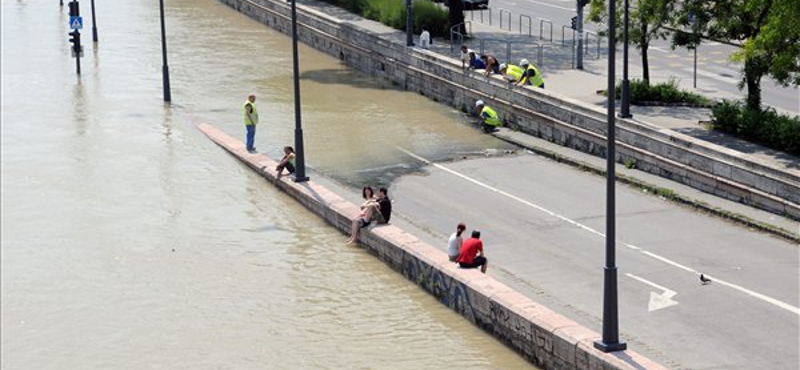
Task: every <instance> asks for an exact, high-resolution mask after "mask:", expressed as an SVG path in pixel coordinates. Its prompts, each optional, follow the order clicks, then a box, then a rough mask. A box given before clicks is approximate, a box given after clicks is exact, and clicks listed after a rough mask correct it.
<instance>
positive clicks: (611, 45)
mask: <svg viewBox="0 0 800 370" xmlns="http://www.w3.org/2000/svg"><path fill="white" fill-rule="evenodd" d="M615 2H616V1H615V0H611V1H609V2H608V14H611V16H610V17H608V99H607V100H608V111H607V116H608V128H607V130H608V133H607V135H606V136H607V140H606V167H607V169H606V173H607V175H606V265H605V268H604V273H603V338H602V340H600V341H598V342H594V347H595V348H597V349H599V350H601V351H603V352H613V351H622V350H625V348H627V345H626V344H625V343H620V342H619V317H618V315H617V314H618V307H617V267H616V261H615V259H616V257H615V248H616V246H615V241H616V240H615V239H616V235H615V234H616V225H615V221H616V219H615V217H616V215H615V213H616V210H615V202H616V201H615V199H614V185H615V184H614V180H615V178H616V175H615V174H614V164H615V158H616V153H615V152H616V150H615V139H614V130H615V122H614V120H615V118H616V115H615V112H614V110H615V109H614V108H615V106H614V105H615V104H614V91H615V86H614V84H615V82H616V81H614V78H615V75H614V64H615V63H616V59H615V54H616V53H615V51H616V50H615V48H616V37H615V32H614V31H615V27H616V24H615V23H616V22H615V18H616V17H615V16H614V15H615V14H617V13H616V6H615Z"/></svg>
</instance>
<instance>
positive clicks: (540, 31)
mask: <svg viewBox="0 0 800 370" xmlns="http://www.w3.org/2000/svg"><path fill="white" fill-rule="evenodd" d="M537 19H539V39H541V40H542V41H544V35H543V33H544V32H543V31H544V25H545V23H547V24H549V25H550V40H547V41H550V42H553V22H550V20H549V19H544V18H537Z"/></svg>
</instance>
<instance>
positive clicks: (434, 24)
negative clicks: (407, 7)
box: [403, 0, 450, 37]
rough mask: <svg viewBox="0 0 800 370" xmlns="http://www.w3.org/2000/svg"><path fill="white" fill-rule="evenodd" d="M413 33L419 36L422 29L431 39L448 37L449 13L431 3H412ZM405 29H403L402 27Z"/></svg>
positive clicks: (419, 1) (419, 0)
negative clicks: (426, 30) (426, 31)
mask: <svg viewBox="0 0 800 370" xmlns="http://www.w3.org/2000/svg"><path fill="white" fill-rule="evenodd" d="M413 12H414V33H415V34H419V33H420V32H422V28H423V27H425V28H427V29H428V32H430V33H431V37H449V36H450V35H449V34H448V24H449V23H448V22H449V21H450V20H449V18H448V17H449V13H448V10H447V9H446V8H442V7H441V6H439V5H436V4H434V3H433V2H432V1H421V0H418V1H414V10H413ZM403 29H405V27H403Z"/></svg>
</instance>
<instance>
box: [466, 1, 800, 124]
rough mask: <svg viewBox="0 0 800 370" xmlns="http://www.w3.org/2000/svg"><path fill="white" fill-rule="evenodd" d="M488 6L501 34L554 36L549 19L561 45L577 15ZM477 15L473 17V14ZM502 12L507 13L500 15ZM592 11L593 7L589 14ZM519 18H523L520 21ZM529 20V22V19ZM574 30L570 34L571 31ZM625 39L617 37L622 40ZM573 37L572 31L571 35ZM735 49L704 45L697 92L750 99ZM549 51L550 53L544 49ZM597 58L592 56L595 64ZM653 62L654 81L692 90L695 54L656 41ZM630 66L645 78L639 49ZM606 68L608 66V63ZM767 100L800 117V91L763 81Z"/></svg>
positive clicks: (539, 5) (548, 7) (536, 7)
mask: <svg viewBox="0 0 800 370" xmlns="http://www.w3.org/2000/svg"><path fill="white" fill-rule="evenodd" d="M489 6H490V7H491V8H492V12H491V16H492V26H493V27H496V28H497V29H498V30H499V29H500V26H501V15H502V27H503V28H504V29H509V24H510V29H511V30H512V31H513V32H515V33H519V32H520V23H522V27H521V28H522V32H523V33H526V34H527V33H528V30H531V32H532V33H533V34H534V35H536V36H538V35H539V34H540V26H542V27H541V28H542V34H543V36H544V37H545V38H547V39H549V37H550V33H549V32H550V28H549V27H550V25H548V23H543V24H540V20H539V19H541V18H543V19H547V20H549V21H550V22H551V23H552V27H553V42H554V43H555V44H558V45H560V44H561V34H562V26H563V25H569V24H570V19H571V18H572V17H574V16H575V15H576V14H577V13H576V9H575V1H574V0H490V2H489ZM473 13H474V14H473ZM501 13H502V14H501ZM584 13H588V7H587V8H586V9H585V10H584ZM479 15H480V13H478V12H466V14H465V16H466V18H467V20H471V21H472V22H475V23H478V22H480V17H479ZM520 15H523V17H522V18H520ZM526 16H527V17H530V21H529V18H526ZM488 20H489V12H488V11H484V21H483V22H484V24H488ZM602 28H603V27H602V26H600V25H598V24H595V23H590V22H584V29H585V30H588V31H593V32H595V33H596V31H598V30H600V29H602ZM567 31H569V30H567ZM621 36H622V35H618V37H621ZM566 37H567V38H568V39H570V38H571V36H569V32H567V36H566ZM590 37H592V38H591V40H589V42H590V43H591V50H590V53H595V50H596V45H597V44H596V41H595V39H594V38H593V36H590ZM607 47H608V41H607V40H605V41H603V42H601V48H602V49H605V48H607ZM619 47H620V52H618V53H617V60H618V69H617V73H618V75H619V78H621V76H622V69H621V61H622V53H621V45H620V46H619ZM735 51H736V47H734V46H731V45H726V44H720V43H717V42H711V41H705V42H704V43H703V44H702V45H701V46H700V47H699V48H698V53H697V92H699V93H704V94H706V95H710V96H715V95H720V96H722V97H725V98H729V99H742V98H744V96H745V95H746V94H745V92H744V91H740V90H739V88H738V87H737V84H738V82H739V80H740V76H741V70H742V65H741V64H740V63H735V62H731V61H730V58H729V57H730V55H731V54H733V53H734V52H735ZM545 53H547V49H545ZM601 54H603V55H601V59H602V60H603V61H604V60H605V59H604V58H605V53H604V52H603V51H601ZM591 59H592V56H589V57H587V60H591ZM648 59H649V63H650V70H651V71H650V72H651V78H653V79H654V81H665V80H667V78H668V77H670V76H674V77H676V78H677V79H679V80H680V81H681V82H682V87H684V88H692V87H693V78H694V75H695V74H694V68H693V65H694V53H693V52H692V51H690V50H687V49H685V48H684V49H675V50H672V49H671V48H670V43H669V40H657V41H655V42H654V43H653V45H652V47H651V49H650V51H649V58H648ZM629 60H630V62H629V66H630V68H631V72H630V76H631V78H641V56H640V53H639V51H638V50H637V49H636V48H633V47H631V48H630V56H629ZM603 64H605V63H603ZM568 65H569V66H571V63H570V64H565V63H564V64H561V66H562V67H564V66H568ZM761 88H762V100H763V104H765V105H768V106H772V107H775V108H777V109H779V110H782V111H784V112H788V113H793V114H800V90H798V89H797V88H795V87H782V86H780V85H778V84H777V83H776V82H775V81H774V80H772V79H771V78H768V77H766V78H764V79H762V82H761Z"/></svg>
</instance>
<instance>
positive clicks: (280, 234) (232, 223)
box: [1, 0, 531, 370]
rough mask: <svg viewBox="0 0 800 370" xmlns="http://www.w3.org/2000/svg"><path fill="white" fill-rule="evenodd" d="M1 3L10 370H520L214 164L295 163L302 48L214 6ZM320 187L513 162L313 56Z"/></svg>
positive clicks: (515, 360) (509, 356)
mask: <svg viewBox="0 0 800 370" xmlns="http://www.w3.org/2000/svg"><path fill="white" fill-rule="evenodd" d="M165 2H166V3H167V4H166V6H167V7H166V14H167V20H166V21H167V34H168V37H167V39H168V50H169V68H170V69H169V70H170V73H171V82H172V99H173V104H171V105H165V104H164V103H163V101H162V90H161V68H162V61H161V52H160V29H159V18H158V16H159V13H158V2H157V1H140V0H134V1H113V2H106V1H97V2H96V6H97V9H96V13H97V21H98V23H97V25H98V31H99V44H97V45H93V44H92V42H91V24H92V22H91V11H90V2H88V1H83V2H82V3H81V13H82V15H83V16H84V29H83V35H82V36H83V41H84V45H85V55H84V58H82V59H81V67H82V74H81V76H80V77H78V76H77V75H76V71H75V60H74V59H73V58H71V57H70V53H69V49H68V45H69V44H68V41H67V38H68V37H67V32H68V27H67V21H68V16H67V14H66V11H67V7H66V6H65V7H63V8H61V7H59V6H58V2H57V1H55V0H52V1H25V0H3V1H2V17H3V18H2V21H3V22H2V61H3V65H2V354H1V355H2V368H3V369H8V370H14V369H211V368H216V369H444V368H452V367H458V368H460V369H522V368H531V367H530V366H529V365H528V364H527V363H526V362H525V361H524V360H522V359H521V358H520V357H519V356H518V355H516V354H515V353H513V352H512V351H510V350H508V349H507V348H505V347H504V346H502V345H501V344H500V343H499V342H497V341H496V340H495V339H493V338H491V337H489V336H488V335H486V334H484V333H483V332H482V331H480V330H479V329H478V328H476V327H474V326H473V325H472V324H470V323H469V322H467V321H466V320H464V319H463V318H461V317H460V316H458V315H456V314H455V313H453V312H451V311H450V310H448V309H447V308H446V307H444V306H442V305H440V304H439V303H438V302H437V301H436V300H435V299H434V298H433V297H431V296H429V295H428V294H426V293H424V292H422V291H421V290H420V289H418V288H417V287H416V286H415V285H413V284H412V283H410V282H408V281H406V280H405V279H404V278H402V277H401V276H400V275H398V274H397V273H395V272H393V271H392V270H391V269H389V268H388V267H386V266H385V265H384V264H383V263H382V262H380V261H378V260H377V259H375V258H374V257H373V256H371V255H369V254H368V253H365V252H364V251H363V250H362V249H359V248H354V247H348V246H345V245H344V244H343V242H342V241H343V239H344V238H345V237H344V236H343V235H342V234H341V233H339V232H338V231H336V230H334V229H333V228H331V227H329V226H328V225H327V224H326V223H324V222H323V221H321V220H320V219H319V218H318V217H316V216H314V215H313V214H311V213H309V212H308V211H306V210H305V209H304V208H302V207H301V206H299V205H298V204H297V203H296V202H294V201H293V200H292V199H290V198H288V197H287V196H286V195H284V194H282V193H281V192H279V191H277V190H276V189H275V188H274V187H273V186H271V185H270V184H267V183H265V181H264V180H263V179H262V178H260V177H259V176H257V175H255V174H253V173H252V172H251V171H250V170H248V169H246V168H245V167H243V166H242V165H240V164H239V163H238V162H237V161H235V160H234V159H232V157H231V156H229V155H227V154H225V153H224V152H223V151H222V150H220V149H219V148H217V147H216V146H215V145H213V144H212V143H210V141H208V140H207V139H206V138H205V137H204V136H203V135H202V134H200V133H199V132H198V131H197V130H196V128H195V126H194V125H195V124H196V123H198V122H210V123H212V124H214V125H216V126H217V127H220V128H222V129H223V130H225V131H227V132H229V133H231V134H233V135H236V136H237V137H243V131H244V130H243V127H242V124H241V104H242V103H243V101H244V99H245V97H246V95H247V94H248V93H250V92H255V93H256V94H258V101H257V103H258V107H259V112H260V115H261V120H262V123H261V125H259V128H258V135H257V140H256V146H257V147H258V148H259V150H260V151H261V152H264V153H266V154H268V155H270V156H272V157H276V156H278V154H279V152H280V148H281V147H282V146H283V145H287V144H291V143H292V142H293V139H292V137H293V136H292V135H293V128H294V115H293V101H292V84H291V81H292V80H291V43H290V39H289V38H287V37H286V36H284V35H282V34H279V33H276V32H275V31H273V30H271V29H268V28H267V27H265V26H262V25H261V24H258V23H256V22H254V21H252V20H250V19H249V18H247V17H245V16H243V15H241V14H239V13H237V12H235V11H234V10H232V9H230V8H228V7H226V6H224V5H221V4H219V3H217V2H215V1H212V0H167V1H165ZM300 61H301V73H302V82H301V86H302V87H301V91H302V94H303V101H302V102H303V124H304V130H305V134H306V135H305V139H306V145H307V149H306V151H307V163H308V164H309V166H310V167H311V168H312V169H313V170H312V171H311V175H312V176H322V175H324V176H326V177H329V178H332V179H334V181H337V182H340V183H341V184H343V185H344V186H345V187H349V188H354V187H357V186H359V185H360V184H362V183H372V184H375V185H391V181H392V179H393V178H396V176H398V175H402V174H403V173H407V172H411V171H415V168H413V167H412V166H411V165H407V164H405V161H406V160H408V158H405V157H404V154H402V152H400V151H398V150H396V149H394V148H395V146H403V147H406V148H410V149H412V150H413V151H415V152H417V153H421V154H423V155H425V156H427V157H428V158H433V159H447V158H454V157H458V156H460V155H462V154H464V153H473V152H480V151H483V150H486V149H503V148H506V147H507V146H506V145H505V144H503V143H500V142H498V141H495V140H494V139H493V138H491V137H488V136H484V135H482V134H480V133H479V132H478V131H477V130H476V129H475V128H474V127H472V126H471V125H470V124H469V120H468V118H466V117H465V116H464V115H463V114H462V113H460V112H457V111H455V110H452V109H450V108H448V107H445V106H442V105H439V104H436V103H434V102H432V101H430V100H427V99H426V98H424V97H422V96H419V95H417V94H413V93H407V92H403V91H400V90H397V89H396V88H394V87H392V86H391V84H387V83H385V82H382V81H378V80H376V79H374V78H371V77H369V76H367V75H364V74H360V73H356V72H353V71H351V70H349V69H347V68H346V67H345V66H343V65H342V64H340V63H339V61H338V60H336V59H334V58H331V57H329V56H327V55H324V54H321V53H318V52H316V51H314V50H311V49H309V48H307V47H305V46H303V45H301V47H300Z"/></svg>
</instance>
